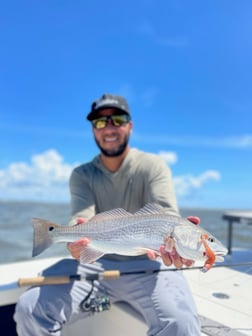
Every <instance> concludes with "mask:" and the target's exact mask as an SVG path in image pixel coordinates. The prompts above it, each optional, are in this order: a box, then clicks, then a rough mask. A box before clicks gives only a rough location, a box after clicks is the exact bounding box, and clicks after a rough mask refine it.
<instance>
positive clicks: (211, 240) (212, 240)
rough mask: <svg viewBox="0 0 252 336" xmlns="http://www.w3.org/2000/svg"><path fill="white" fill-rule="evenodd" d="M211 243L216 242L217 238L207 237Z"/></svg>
mask: <svg viewBox="0 0 252 336" xmlns="http://www.w3.org/2000/svg"><path fill="white" fill-rule="evenodd" d="M207 240H208V241H209V242H210V243H214V242H215V239H214V238H213V237H208V239H207Z"/></svg>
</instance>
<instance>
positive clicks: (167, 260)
mask: <svg viewBox="0 0 252 336" xmlns="http://www.w3.org/2000/svg"><path fill="white" fill-rule="evenodd" d="M187 219H188V220H189V221H190V222H192V223H193V224H195V225H199V223H200V219H199V217H195V216H189V217H187ZM167 246H169V247H170V249H171V252H167V250H166V247H167ZM147 255H148V257H149V258H150V259H152V260H154V259H156V258H157V255H156V254H155V253H154V252H153V251H150V252H148V253H147ZM160 256H161V258H162V260H163V263H164V264H165V265H166V266H171V265H172V264H173V265H174V266H175V267H176V268H182V267H183V265H185V266H186V267H190V266H192V265H193V264H194V260H188V259H184V258H181V257H180V256H179V254H178V252H177V251H176V249H175V246H174V241H173V239H172V238H167V240H166V241H165V244H164V245H162V246H161V247H160Z"/></svg>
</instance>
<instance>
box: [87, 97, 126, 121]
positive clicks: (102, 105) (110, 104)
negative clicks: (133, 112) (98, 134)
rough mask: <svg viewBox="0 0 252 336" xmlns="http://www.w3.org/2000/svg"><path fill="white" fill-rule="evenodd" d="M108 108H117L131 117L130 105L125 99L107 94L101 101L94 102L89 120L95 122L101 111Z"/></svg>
mask: <svg viewBox="0 0 252 336" xmlns="http://www.w3.org/2000/svg"><path fill="white" fill-rule="evenodd" d="M106 108H115V109H117V110H120V111H122V112H124V113H126V114H128V115H129V116H130V110H129V105H128V103H127V100H126V99H125V98H124V97H122V96H115V95H112V94H109V93H105V94H103V95H102V96H101V97H100V98H99V99H97V100H96V101H94V102H93V104H92V105H91V111H90V112H89V114H88V115H87V120H89V121H91V120H93V119H94V118H95V117H96V114H97V113H98V112H99V111H100V110H103V109H106Z"/></svg>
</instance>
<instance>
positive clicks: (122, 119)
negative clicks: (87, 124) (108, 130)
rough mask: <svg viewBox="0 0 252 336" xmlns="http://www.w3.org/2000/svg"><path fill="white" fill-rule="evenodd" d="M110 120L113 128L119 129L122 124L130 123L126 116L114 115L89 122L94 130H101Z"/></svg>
mask: <svg viewBox="0 0 252 336" xmlns="http://www.w3.org/2000/svg"><path fill="white" fill-rule="evenodd" d="M109 120H111V123H112V125H113V126H115V127H120V126H122V125H124V124H127V123H128V122H129V121H130V117H129V115H128V114H114V115H110V116H104V117H99V118H97V119H94V120H92V121H91V123H92V125H93V127H94V128H97V129H102V128H105V127H106V126H107V125H108V121H109Z"/></svg>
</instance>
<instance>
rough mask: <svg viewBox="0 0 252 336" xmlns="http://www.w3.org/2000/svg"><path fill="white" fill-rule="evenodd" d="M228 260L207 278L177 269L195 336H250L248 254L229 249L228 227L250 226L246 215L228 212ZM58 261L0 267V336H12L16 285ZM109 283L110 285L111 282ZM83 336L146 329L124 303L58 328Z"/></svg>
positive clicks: (19, 289) (251, 268) (251, 258)
mask: <svg viewBox="0 0 252 336" xmlns="http://www.w3.org/2000/svg"><path fill="white" fill-rule="evenodd" d="M223 219H224V220H226V221H227V222H228V239H227V240H228V251H229V252H228V255H227V257H226V258H225V261H224V263H223V264H218V265H215V266H214V267H213V268H212V269H211V270H210V271H208V272H207V273H202V272H200V271H199V268H200V267H201V265H197V264H196V265H195V266H194V267H193V268H191V269H187V268H186V269H183V270H181V271H179V272H183V273H184V275H185V277H186V278H187V280H188V283H189V286H190V288H191V291H192V293H193V296H194V299H195V302H196V305H197V308H198V312H199V318H200V321H201V334H202V335H204V336H205V335H209V336H214V335H218V336H242V335H243V336H244V335H247V336H252V249H237V248H232V238H233V237H232V235H233V225H234V224H235V223H240V224H241V223H243V222H245V223H246V224H252V211H239V212H237V211H228V212H225V213H224V214H223ZM61 258H62V257H55V258H46V259H37V260H29V261H24V262H15V263H8V264H2V265H0V274H1V277H0V316H1V319H0V324H1V330H2V332H1V334H2V335H5V336H16V335H17V334H16V330H15V322H14V320H13V313H14V309H15V304H16V302H17V300H18V298H19V296H20V295H21V294H22V293H23V292H24V290H25V289H26V287H25V286H19V285H17V280H18V279H20V278H21V279H26V278H30V277H36V276H37V274H38V273H39V272H40V271H41V270H42V269H45V268H47V267H48V266H50V265H52V264H53V263H55V262H57V261H59V260H60V259H61ZM111 281H113V280H111ZM83 330H85V334H86V335H92V336H96V335H100V334H102V335H103V336H111V335H120V336H128V335H129V334H130V335H131V336H140V335H146V331H147V327H146V325H145V323H144V321H143V319H142V317H141V316H139V314H138V313H137V312H136V311H133V310H132V308H131V307H129V306H127V305H126V304H124V303H118V304H113V305H111V307H110V309H109V310H106V311H103V312H101V313H95V314H93V315H90V317H89V318H87V319H83V320H80V321H77V322H75V323H74V324H72V325H68V326H66V327H65V328H64V331H63V335H64V336H70V335H75V336H80V335H83Z"/></svg>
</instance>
